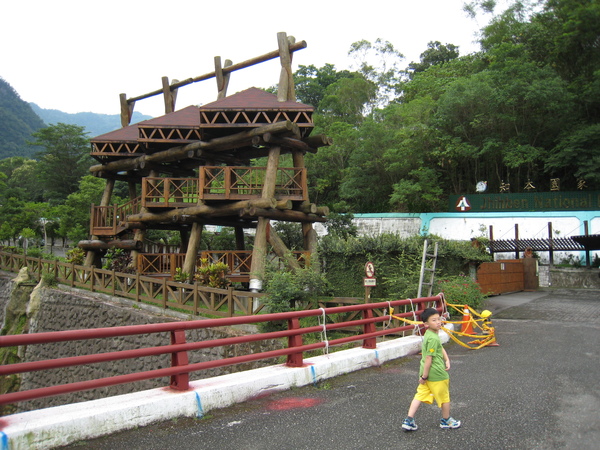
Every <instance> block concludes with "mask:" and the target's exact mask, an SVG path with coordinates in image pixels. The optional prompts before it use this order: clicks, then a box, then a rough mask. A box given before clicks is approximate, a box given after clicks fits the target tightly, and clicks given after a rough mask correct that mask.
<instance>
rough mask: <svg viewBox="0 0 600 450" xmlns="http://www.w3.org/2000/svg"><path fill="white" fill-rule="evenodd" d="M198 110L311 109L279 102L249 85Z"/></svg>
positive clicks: (275, 97)
mask: <svg viewBox="0 0 600 450" xmlns="http://www.w3.org/2000/svg"><path fill="white" fill-rule="evenodd" d="M199 109H200V111H225V110H239V109H244V110H249V111H255V110H270V111H273V110H280V111H281V110H288V111H289V110H308V111H313V110H314V108H313V107H312V106H310V105H305V104H303V103H298V102H289V101H287V102H279V101H277V96H276V95H275V94H271V93H270V92H265V91H263V90H262V89H258V88H255V87H251V88H249V89H246V90H244V91H241V92H238V93H237V94H233V95H230V96H229V97H225V98H221V99H219V100H217V101H214V102H212V103H208V104H206V105H202V106H200V107H199Z"/></svg>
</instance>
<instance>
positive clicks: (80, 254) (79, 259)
mask: <svg viewBox="0 0 600 450" xmlns="http://www.w3.org/2000/svg"><path fill="white" fill-rule="evenodd" d="M84 261H85V250H84V249H82V248H80V247H74V248H72V249H71V250H69V251H68V252H67V262H69V263H72V264H75V265H77V266H81V265H83V263H84Z"/></svg>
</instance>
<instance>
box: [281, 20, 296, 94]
mask: <svg viewBox="0 0 600 450" xmlns="http://www.w3.org/2000/svg"><path fill="white" fill-rule="evenodd" d="M294 43H295V39H294V38H293V37H291V36H290V38H289V39H288V37H287V34H286V33H285V32H281V33H277V45H278V46H279V60H280V61H281V74H280V75H279V86H278V89H277V100H278V101H280V102H285V101H291V102H295V101H296V92H295V89H294V74H293V72H292V53H291V52H290V44H294Z"/></svg>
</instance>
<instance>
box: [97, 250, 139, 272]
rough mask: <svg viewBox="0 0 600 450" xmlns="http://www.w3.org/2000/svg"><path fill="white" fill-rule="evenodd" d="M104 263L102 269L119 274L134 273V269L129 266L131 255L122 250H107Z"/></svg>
mask: <svg viewBox="0 0 600 450" xmlns="http://www.w3.org/2000/svg"><path fill="white" fill-rule="evenodd" d="M104 261H105V262H104V265H103V266H102V268H103V269H107V270H114V271H115V272H120V273H135V268H134V267H133V266H132V265H131V264H132V262H133V259H132V257H131V253H130V252H128V251H127V250H123V249H122V248H111V249H109V250H107V252H106V255H105V256H104Z"/></svg>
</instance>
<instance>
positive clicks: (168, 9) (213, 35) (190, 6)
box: [0, 0, 489, 116]
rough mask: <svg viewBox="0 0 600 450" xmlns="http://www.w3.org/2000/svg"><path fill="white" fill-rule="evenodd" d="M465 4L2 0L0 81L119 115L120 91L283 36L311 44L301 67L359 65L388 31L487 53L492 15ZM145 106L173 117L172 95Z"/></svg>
mask: <svg viewBox="0 0 600 450" xmlns="http://www.w3.org/2000/svg"><path fill="white" fill-rule="evenodd" d="M463 3H464V0H369V1H364V2H352V1H348V0H294V1H290V0H287V1H285V0H278V1H273V0H263V1H261V0H258V1H248V0H225V1H218V0H217V1H208V0H204V1H203V0H161V1H157V0H103V1H93V2H92V1H89V0H14V1H4V2H2V7H1V9H2V23H1V26H0V42H2V45H1V47H0V77H2V78H4V80H6V81H7V82H8V83H10V84H11V85H12V87H13V88H14V89H15V90H16V91H17V92H18V93H19V95H20V96H21V98H22V99H23V100H25V101H27V102H34V103H37V104H38V105H39V106H40V107H42V108H47V109H59V110H62V111H65V112H69V113H76V112H82V111H92V112H96V113H105V114H118V113H119V111H120V109H119V94H120V93H126V94H127V96H128V97H135V96H138V95H141V94H145V93H147V92H150V91H153V90H155V89H159V88H160V87H161V77H162V76H168V77H169V79H170V80H172V79H179V80H182V79H185V78H191V77H195V76H198V75H202V74H205V73H208V72H212V71H213V70H214V66H213V57H214V56H217V55H218V56H221V57H222V60H225V59H231V60H232V61H233V62H234V63H238V62H241V61H244V60H247V59H250V58H252V57H255V56H258V55H262V54H264V53H267V52H270V51H272V50H276V49H277V32H279V31H285V32H286V33H287V34H288V36H294V37H295V38H296V40H297V41H300V40H305V41H306V42H307V44H308V47H307V48H306V49H304V50H301V51H299V52H296V53H295V55H294V66H293V69H294V70H296V69H297V68H298V65H299V64H302V65H309V64H314V65H316V66H317V67H321V66H323V65H324V64H326V63H331V64H334V65H335V66H336V68H337V69H338V70H341V69H348V68H351V65H352V63H353V60H352V59H350V58H349V57H348V56H347V54H348V50H349V48H350V45H351V44H352V43H353V42H356V41H359V40H362V39H366V40H368V41H371V42H374V41H375V39H377V38H381V39H383V40H387V41H389V42H391V43H392V44H393V45H394V47H395V48H396V49H397V50H398V51H400V52H401V53H403V54H404V55H405V57H406V59H405V60H404V61H403V63H402V65H401V67H402V68H404V67H406V66H407V65H408V64H409V63H410V62H411V61H418V60H419V55H420V54H421V53H422V52H423V51H424V50H425V49H426V48H427V43H428V42H429V41H440V42H442V43H443V44H446V43H452V44H455V45H458V46H459V47H460V52H461V54H462V55H464V54H467V53H471V52H473V51H477V50H478V46H477V44H476V43H475V40H476V33H477V31H478V30H479V29H480V28H481V27H482V26H483V25H484V24H485V21H487V20H488V19H489V18H488V17H483V16H480V17H478V18H477V20H474V19H471V18H468V17H467V16H466V14H465V13H464V12H463V11H462V5H463ZM278 78H279V62H278V61H271V62H269V63H263V64H260V65H258V66H254V67H253V68H250V69H245V70H242V71H237V72H234V73H233V74H232V77H231V81H230V85H229V90H228V93H229V94H232V93H235V92H237V91H240V90H243V89H246V88H248V87H252V86H256V87H268V86H271V85H274V84H276V83H277V81H278ZM215 99H216V84H215V81H214V79H213V80H208V81H203V82H200V83H195V84H194V85H192V86H187V87H184V88H182V89H180V90H179V93H178V99H177V108H178V109H179V108H182V107H185V106H188V105H191V104H203V103H209V102H211V101H213V100H215ZM135 109H136V111H139V112H142V113H144V114H149V115H153V116H158V115H162V114H164V109H163V106H162V98H161V97H155V98H154V99H148V100H143V101H140V102H138V103H137V105H136V108H135Z"/></svg>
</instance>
